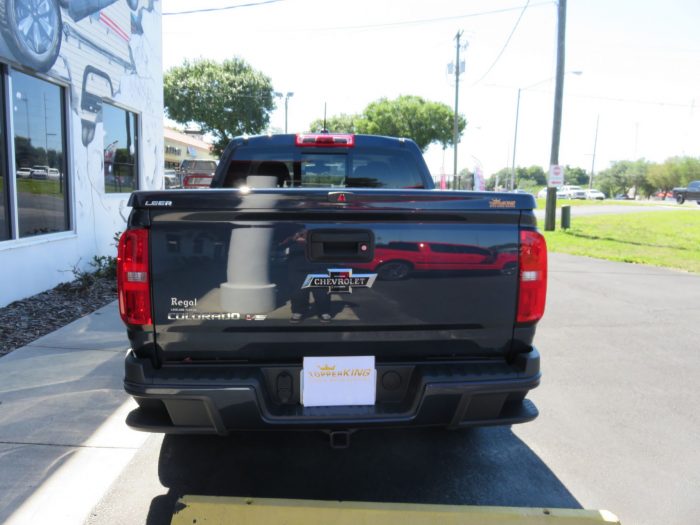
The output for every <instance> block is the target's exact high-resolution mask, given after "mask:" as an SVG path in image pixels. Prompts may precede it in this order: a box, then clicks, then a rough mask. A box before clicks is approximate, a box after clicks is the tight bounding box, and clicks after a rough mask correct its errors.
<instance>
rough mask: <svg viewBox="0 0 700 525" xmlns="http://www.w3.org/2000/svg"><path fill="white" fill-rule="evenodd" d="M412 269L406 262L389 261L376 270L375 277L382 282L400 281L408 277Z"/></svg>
mask: <svg viewBox="0 0 700 525" xmlns="http://www.w3.org/2000/svg"><path fill="white" fill-rule="evenodd" d="M412 269H413V266H411V264H410V263H407V262H406V261H389V262H386V263H384V264H382V265H381V266H379V267H378V268H377V276H378V277H379V278H380V279H381V280H382V281H400V280H401V279H405V278H406V277H408V274H409V273H411V270H412Z"/></svg>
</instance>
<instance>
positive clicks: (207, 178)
mask: <svg viewBox="0 0 700 525" xmlns="http://www.w3.org/2000/svg"><path fill="white" fill-rule="evenodd" d="M213 178H214V177H213V176H212V175H204V174H200V173H195V174H192V175H185V178H184V179H183V181H182V185H183V186H184V187H185V188H208V187H210V186H211V181H212V179H213Z"/></svg>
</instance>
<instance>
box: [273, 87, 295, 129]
mask: <svg viewBox="0 0 700 525" xmlns="http://www.w3.org/2000/svg"><path fill="white" fill-rule="evenodd" d="M273 95H274V96H276V97H277V98H282V97H284V133H285V134H286V133H287V115H288V114H289V99H290V98H292V97H293V96H294V93H293V92H292V91H287V94H286V95H285V94H283V93H281V92H279V91H275V92H274V93H273Z"/></svg>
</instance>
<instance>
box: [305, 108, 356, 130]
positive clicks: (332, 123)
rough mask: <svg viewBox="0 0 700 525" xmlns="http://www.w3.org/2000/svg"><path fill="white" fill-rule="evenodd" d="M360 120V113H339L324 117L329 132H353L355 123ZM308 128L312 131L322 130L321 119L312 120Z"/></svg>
mask: <svg viewBox="0 0 700 525" xmlns="http://www.w3.org/2000/svg"><path fill="white" fill-rule="evenodd" d="M360 120H362V115H349V114H347V113H341V114H340V115H334V116H332V117H330V118H328V119H326V129H327V130H328V131H330V132H331V133H355V132H356V131H357V130H356V129H355V125H356V123H357V122H359V121H360ZM309 129H310V130H311V131H312V132H314V133H320V132H321V131H323V119H322V118H319V119H316V120H314V121H313V122H312V123H311V126H309Z"/></svg>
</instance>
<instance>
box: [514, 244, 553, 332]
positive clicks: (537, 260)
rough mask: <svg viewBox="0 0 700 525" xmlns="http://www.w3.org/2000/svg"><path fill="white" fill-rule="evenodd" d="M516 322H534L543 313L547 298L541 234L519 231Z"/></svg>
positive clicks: (545, 269) (543, 248) (544, 251)
mask: <svg viewBox="0 0 700 525" xmlns="http://www.w3.org/2000/svg"><path fill="white" fill-rule="evenodd" d="M518 266H519V268H520V273H519V283H518V315H517V322H518V323H534V322H536V321H539V320H540V319H541V318H542V315H543V314H544V305H545V302H546V298H547V242H546V241H545V239H544V237H543V236H542V234H540V233H539V232H536V231H531V230H522V231H521V232H520V252H519V257H518Z"/></svg>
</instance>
